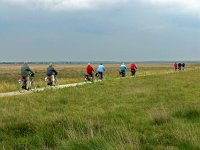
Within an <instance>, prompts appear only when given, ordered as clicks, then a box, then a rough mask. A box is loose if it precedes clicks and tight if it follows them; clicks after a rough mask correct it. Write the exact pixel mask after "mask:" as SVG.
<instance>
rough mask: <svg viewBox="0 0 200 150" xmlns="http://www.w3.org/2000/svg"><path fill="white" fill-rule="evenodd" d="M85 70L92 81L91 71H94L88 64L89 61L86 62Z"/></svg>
mask: <svg viewBox="0 0 200 150" xmlns="http://www.w3.org/2000/svg"><path fill="white" fill-rule="evenodd" d="M86 71H87V74H88V75H89V78H90V80H91V81H93V72H94V69H93V67H92V66H91V65H90V63H88V65H87V67H86Z"/></svg>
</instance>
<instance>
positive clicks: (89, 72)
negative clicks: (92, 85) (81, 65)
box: [86, 65, 94, 74]
mask: <svg viewBox="0 0 200 150" xmlns="http://www.w3.org/2000/svg"><path fill="white" fill-rule="evenodd" d="M86 70H87V73H88V74H92V72H93V71H94V69H93V68H92V66H90V65H88V66H87V68H86Z"/></svg>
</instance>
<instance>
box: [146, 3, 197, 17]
mask: <svg viewBox="0 0 200 150" xmlns="http://www.w3.org/2000/svg"><path fill="white" fill-rule="evenodd" d="M143 1H145V2H148V3H151V4H153V5H155V6H164V7H171V8H176V9H178V10H181V11H183V12H186V13H193V14H197V15H200V0H143Z"/></svg>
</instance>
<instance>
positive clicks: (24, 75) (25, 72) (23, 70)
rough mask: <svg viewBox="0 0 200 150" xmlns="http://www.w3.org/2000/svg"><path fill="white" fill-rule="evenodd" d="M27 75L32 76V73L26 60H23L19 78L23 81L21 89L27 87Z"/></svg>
mask: <svg viewBox="0 0 200 150" xmlns="http://www.w3.org/2000/svg"><path fill="white" fill-rule="evenodd" d="M28 76H31V77H33V76H34V73H33V71H32V70H31V69H30V68H29V66H28V61H24V64H23V66H22V67H21V80H22V81H23V85H22V89H25V90H28V89H27V78H28Z"/></svg>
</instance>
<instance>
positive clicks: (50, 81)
mask: <svg viewBox="0 0 200 150" xmlns="http://www.w3.org/2000/svg"><path fill="white" fill-rule="evenodd" d="M45 82H46V85H47V86H56V85H58V79H57V76H56V75H51V76H47V77H45Z"/></svg>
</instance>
